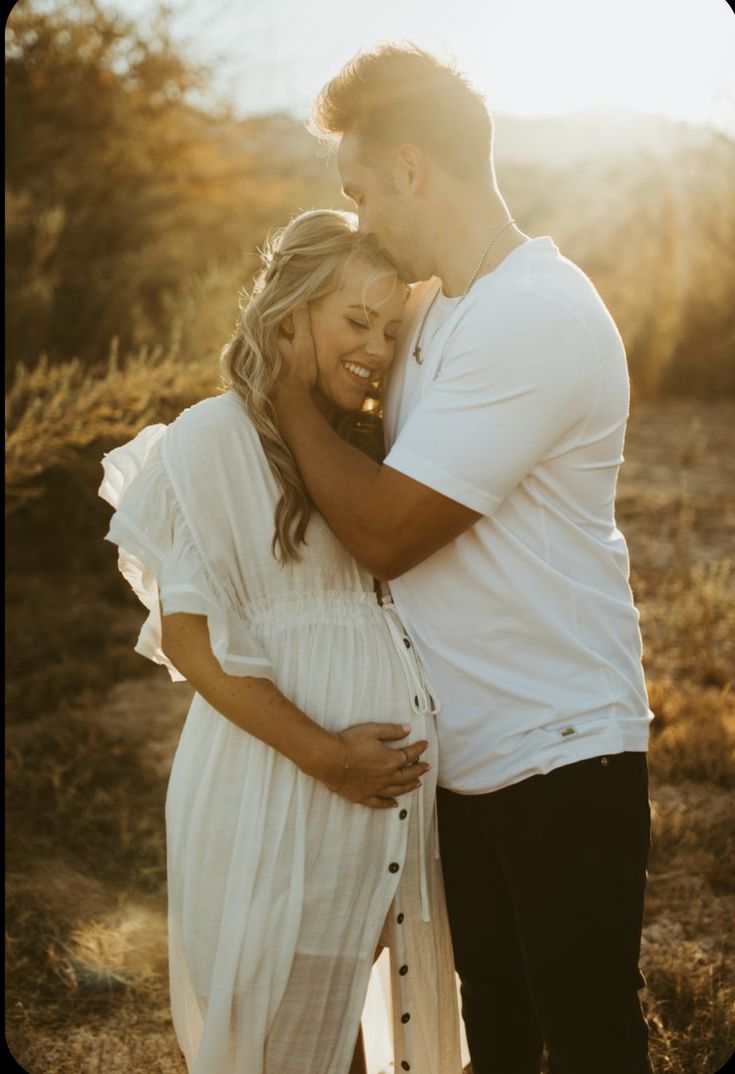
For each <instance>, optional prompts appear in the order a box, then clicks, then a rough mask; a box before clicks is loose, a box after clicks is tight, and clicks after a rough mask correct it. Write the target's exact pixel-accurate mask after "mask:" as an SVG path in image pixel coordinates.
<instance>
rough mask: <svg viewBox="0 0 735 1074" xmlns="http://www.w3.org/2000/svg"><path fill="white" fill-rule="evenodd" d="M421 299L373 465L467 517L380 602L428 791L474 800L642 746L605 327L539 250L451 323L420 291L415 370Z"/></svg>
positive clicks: (613, 361) (618, 425)
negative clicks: (425, 756) (427, 688)
mask: <svg viewBox="0 0 735 1074" xmlns="http://www.w3.org/2000/svg"><path fill="white" fill-rule="evenodd" d="M438 287H439V281H434V283H433V285H431V286H428V287H424V288H423V293H422V289H421V288H419V294H421V293H422V298H421V301H420V302H418V303H417V304H416V308H415V309H414V318H413V332H412V333H411V331H410V326H409V332H408V333H407V338H406V339H405V343H404V345H403V346H402V347H401V353H400V354H399V355H398V356H397V358H396V362H395V365H394V368H393V370H392V372H391V378H390V385H389V387H388V396H387V400H386V437H387V445H388V448H389V453H388V456H387V458H386V460H385V464H386V465H387V466H390V467H392V468H393V469H395V470H399V471H400V472H401V473H404V474H407V475H408V476H409V477H412V478H413V479H414V480H416V481H420V482H421V483H422V484H424V485H428V486H429V487H430V488H432V489H435V490H436V491H437V492H441V493H443V494H444V495H445V496H448V497H450V498H451V499H453V500H456V501H457V502H459V503H462V504H465V505H466V506H467V507H470V508H472V509H473V510H475V511H479V512H481V513H482V515H483V517H482V518H481V519H480V520H479V521H478V522H477V523H476V524H475V525H474V526H472V527H471V528H470V529H469V530H467V531H465V533H463V534H462V535H461V536H460V537H458V538H457V539H456V540H454V541H452V542H450V543H449V544H448V545H446V546H445V547H444V548H442V549H440V550H439V551H438V552H436V553H435V554H434V555H432V556H429V558H428V559H426V560H424V562H423V563H420V564H419V565H418V566H416V567H414V568H413V569H412V570H410V571H407V572H406V573H405V574H403V575H401V576H400V577H399V578H396V579H395V580H394V581H393V582H392V583H391V589H392V592H393V596H394V600H395V602H396V605H397V608H398V611H399V612H400V614H401V617H402V619H403V621H404V623H405V625H406V628H407V629H408V631H409V632H410V633H411V635H412V636H413V638H414V640H415V643H416V646H417V649H418V652H419V654H420V656H421V657H422V658H423V660H424V663H425V665H426V667H427V670H428V673H429V677H430V679H431V681H432V683H433V685H434V688H435V690H436V692H437V694H438V697H439V699H440V701H441V704H442V711H441V714H440V716H439V718H438V726H439V745H440V762H439V783H440V785H441V786H443V787H447V788H449V789H450V790H453V791H457V792H460V793H464V794H480V793H485V792H488V791H493V790H497V789H499V788H501V787H505V786H508V785H509V784H512V783H517V782H518V781H520V780H522V779H526V778H527V777H529V776H532V775H536V774H539V773H546V772H549V771H551V770H552V769H554V768H557V767H559V766H561V765H565V764H569V763H571V762H574V761H579V760H583V759H586V758H589V757H594V756H598V755H602V754H607V753H619V752H621V751H623V750H637V751H640V750H645V749H646V747H647V743H648V726H649V722H650V719H651V718H652V717H651V713H650V711H649V709H648V702H647V697H646V689H645V683H644V678H643V670H642V667H641V637H640V630H639V626H638V613H637V611H636V609H635V608H634V606H633V599H632V595H631V591H630V586H629V584H628V574H629V565H628V552H627V548H626V545H625V541H624V539H623V536H622V534H621V533H620V531H619V530H618V529H617V528H616V525H615V512H614V497H615V482H616V478H617V473H618V468H619V465H620V463H621V462H622V447H623V438H624V432H625V423H626V418H627V414H628V398H629V395H628V391H629V386H628V374H627V367H626V362H625V352H624V349H623V344H622V341H621V339H620V336H619V334H618V331H617V329H616V327H615V325H614V323H613V321H612V318H611V317H610V315H609V313H608V311H607V309H606V308H605V306H604V304H603V302H602V300H601V299H600V296H599V295H598V294H597V292H596V290H595V288H594V286H593V285H592V283H591V281H590V280H589V279H588V278H587V277H586V276H585V275H584V273H583V272H582V271H581V270H580V269H579V268H577V267H576V266H575V265H573V264H572V263H571V262H570V261H568V260H567V259H566V258H564V257H562V256H561V255H560V254H559V251H558V250H557V248H556V246H555V245H554V243H553V242H552V241H551V239H549V238H548V237H544V238H539V239H533V240H531V241H529V242H527V243H525V244H523V245H522V246H519V247H517V248H516V249H515V250H514V251H513V252H512V253H510V254H509V255H508V256H507V257H506V258H505V259H504V260H503V261H502V262H501V264H500V265H499V266H498V267H497V268H496V269H495V270H494V271H492V272H490V273H488V274H487V275H485V276H482V277H481V278H480V279H479V280H478V281H477V282H476V283H475V285H474V286H473V287H472V289H471V291H470V293H469V294H468V295H467V297H466V298H465V299H464V301H463V302H462V303H461V305H460V306H459V307H457V302H456V299H446V298H445V297H444V296H443V295H439V297H438V299H437V301H436V302H435V304H434V307H433V309H432V310H431V313H430V315H429V318H428V321H427V323H426V326H425V328H424V333H423V339H422V353H423V364H422V365H418V364H417V363H416V362H415V361H414V359H413V356H412V350H413V346H414V342H415V336H416V330H417V328H418V321H419V320H420V317H421V316H422V315H423V313H424V311H425V310H426V308H427V304H428V302H429V301H430V299H431V296H432V295H433V294H434V293H435V292H436V291H437V289H438ZM453 311H454V312H453Z"/></svg>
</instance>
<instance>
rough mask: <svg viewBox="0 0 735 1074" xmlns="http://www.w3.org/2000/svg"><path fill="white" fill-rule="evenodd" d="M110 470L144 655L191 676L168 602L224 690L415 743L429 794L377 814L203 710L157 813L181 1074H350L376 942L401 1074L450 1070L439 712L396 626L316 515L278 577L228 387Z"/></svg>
mask: <svg viewBox="0 0 735 1074" xmlns="http://www.w3.org/2000/svg"><path fill="white" fill-rule="evenodd" d="M103 467H104V472H105V476H104V480H103V482H102V485H101V488H100V495H102V496H103V497H104V498H105V499H106V500H107V501H108V502H109V503H111V504H112V505H113V507H115V509H116V510H115V514H114V515H113V518H112V522H111V525H110V530H109V533H108V535H107V539H108V540H110V541H113V542H114V543H116V544H117V545H118V546H119V550H120V552H119V566H120V569H121V571H122V573H123V574H124V575H125V577H126V578H127V579H128V581H129V582H130V584H131V586H132V587H133V589H134V590H135V592H136V593H137V595H138V596H139V597H140V599H141V600H142V601H143V603H144V604H145V605H146V607H147V608H148V609H149V610H150V614H149V616H148V619H147V621H146V623H145V624H144V626H143V628H142V630H141V634H140V637H139V639H138V643H137V646H136V649H137V651H139V652H141V653H143V654H144V655H145V656H148V657H149V658H151V659H152V660H154V661H156V662H157V663H160V664H164V665H165V666H167V667H168V670H169V673H170V675H171V677H172V678H173V679H181V676H180V675H179V673H178V672H177V671H176V669H175V668H173V667H172V666H171V664H170V663H169V661H168V660H167V658H166V656H165V655H164V653H163V652H162V650H161V647H160V614H161V606H162V607H163V608H164V610H165V612H166V613H172V612H190V613H194V614H201V615H206V616H207V619H208V626H209V635H210V641H211V644H212V650H213V652H214V654H215V656H216V657H217V659H218V661H219V663H220V664H221V666H222V668H223V669H224V670H225V671H226V672H228V673H229V674H232V675H240V676H253V675H254V676H263V677H266V678H269V679H272V680H273V682H275V683H276V685H277V686H278V687H279V689H280V690H281V691H282V692H283V693H284V694H285V695H286V696H287V697H288V698H290V699H291V700H292V701H293V702H294V703H295V704H296V705H298V706H299V707H300V708H301V709H302V710H303V711H304V712H306V713H307V714H308V715H309V716H310V717H311V718H312V719H314V720H316V721H318V722H319V723H320V724H321V725H322V726H324V727H327V728H329V729H330V730H333V731H338V730H340V729H342V728H345V727H348V726H350V725H352V724H355V723H362V722H365V721H372V720H377V721H381V722H389V723H408V724H411V726H412V732H411V734H410V736H409V737H408V738H407V739H406V740H405V741H406V742H408V741H415V740H417V739H419V738H426V739H428V740H429V741H430V743H431V745H430V748H429V750H428V751H427V753H426V754H425V758H426V759H427V760H429V762H430V763H431V764H432V770H431V772H430V773H428V774H427V775H426V776H425V777H424V780H423V786H422V789H421V790H420V791H415V792H413V793H411V794H409V795H405V796H403V797H401V798H400V799H399V808H397V809H395V808H394V809H391V810H374V809H369V808H367V807H365V806H361V805H356V804H353V803H351V802H348V801H347V800H346V799H344V798H341V797H339V796H338V795H336V794H333V793H332V792H330V791H329V790H328V789H327V788H326V787H325V786H324V785H323V784H321V783H319V782H317V781H316V780H314V779H312V778H310V777H309V776H306V775H304V774H303V773H302V772H301V771H300V770H299V769H298V768H297V767H296V766H295V765H294V764H293V763H292V762H291V761H290V760H288V759H287V758H286V757H284V756H283V755H281V754H279V753H278V752H276V751H275V750H273V749H272V748H271V747H269V746H267V745H265V744H264V743H262V742H260V741H259V740H258V739H256V738H254V737H252V736H251V735H249V734H247V733H246V732H244V731H242V730H241V729H239V728H238V727H237V726H235V724H233V723H232V722H231V721H230V720H228V719H226V718H225V717H223V716H222V715H220V714H219V713H218V712H217V711H216V710H215V709H213V708H212V707H211V706H210V705H209V704H207V702H206V701H205V700H204V699H203V698H202V697H200V696H199V695H198V694H195V695H194V699H193V701H192V704H191V708H190V710H189V714H188V716H187V720H186V723H185V726H184V728H183V731H182V734H181V739H180V742H179V745H178V748H177V751H176V755H175V758H174V761H173V767H172V770H171V777H170V782H169V788H168V795H167V802H166V828H167V844H168V893H169V963H170V978H171V1005H172V1013H173V1020H174V1026H175V1030H176V1034H177V1037H178V1040H179V1043H180V1046H181V1049H182V1051H183V1053H184V1056H185V1058H186V1062H187V1067H188V1069H189V1071H190V1074H346V1072H347V1071H348V1069H349V1066H350V1061H351V1057H352V1053H353V1049H354V1045H355V1039H356V1036H357V1032H358V1028H359V1024H360V1016H361V1012H362V1008H363V1003H364V1001H365V995H366V991H367V986H368V982H369V978H370V973H371V967H372V961H373V955H374V951H375V948H376V946H377V944H378V942H379V940H380V939H381V938H382V941H383V942H384V943H385V942H387V944H388V945H389V947H390V957H391V986H392V988H391V991H392V995H393V1033H394V1046H395V1070H396V1072H399V1071H402V1070H406V1071H408V1070H412V1071H414V1074H460V1072H461V1069H462V1067H461V1060H460V1047H459V1032H458V1030H459V1018H458V1012H457V997H456V989H455V982H454V968H453V959H452V950H451V941H450V937H449V931H448V925H447V919H446V909H445V904H444V892H443V886H442V877H441V866H440V862H439V860H438V844H437V837H436V818H435V811H434V791H435V780H436V770H437V757H436V729H435V716H434V702H433V699H432V696H431V693H430V688H429V686H428V683H427V681H426V679H425V676H424V674H423V672H422V670H421V668H420V667H419V665H418V663H417V661H416V659H415V657H414V653H413V649H412V646H411V642H410V641H409V639H408V638H407V637H406V636H405V633H404V631H403V629H402V628H401V625H400V623H399V621H398V619H397V616H396V613H395V609H394V608H393V606H392V604H390V603H387V604H384V605H383V606H381V605H380V603H379V602H378V598H377V597H376V595H375V592H374V588H373V579H372V578H371V577H370V575H369V574H368V573H367V572H365V571H364V570H362V569H361V568H360V567H358V565H357V564H356V563H355V561H354V560H353V559H352V558H351V557H350V556H349V555H348V554H347V553H346V552H345V551H344V549H343V548H342V547H341V546H340V544H339V543H338V541H337V540H336V538H335V537H334V535H333V534H332V532H331V531H330V530H329V528H328V527H327V525H326V523H325V522H324V521H323V519H322V518H321V517H320V516H319V515H317V514H314V515H313V516H312V519H311V521H310V524H309V527H308V531H307V544H306V546H305V547H304V548H303V558H302V560H301V561H300V562H298V563H295V564H291V565H289V566H286V567H282V566H280V565H279V563H278V562H277V561H276V560H275V558H274V556H273V554H272V551H271V542H272V538H273V518H274V509H275V505H276V503H277V501H278V496H279V493H278V487H277V485H276V483H275V481H274V479H273V476H272V474H271V471H270V468H269V466H268V463H267V460H266V458H265V455H264V452H263V449H262V446H261V444H260V440H259V438H258V435H257V433H256V431H255V429H254V427H253V425H252V423H251V422H250V419H249V418H248V416H247V413H246V411H245V409H244V407H243V405H242V403H241V401H240V399H239V396H237V394H236V393H234V392H227V393H226V394H224V395H221V396H218V397H216V398H213V399H206V400H204V401H203V402H201V403H198V404H197V405H195V406H193V407H191V408H190V409H189V410H186V411H184V413H183V414H181V415H180V416H179V417H178V418H177V419H176V421H174V422H173V423H172V424H171V425H170V426H165V425H152V426H148V427H147V428H145V429H143V430H142V432H140V433H139V434H138V436H136V437H135V439H133V440H132V441H130V442H129V443H128V444H125V445H123V446H122V447H120V448H117V449H115V450H114V451H112V452H110V453H109V454H108V455H106V456H105V458H104V460H103ZM384 925H385V929H384ZM381 934H382V936H381Z"/></svg>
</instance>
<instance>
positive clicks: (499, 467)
mask: <svg viewBox="0 0 735 1074" xmlns="http://www.w3.org/2000/svg"><path fill="white" fill-rule="evenodd" d="M482 313H483V311H482V309H481V307H479V306H478V305H476V306H474V307H473V308H471V309H469V310H468V311H467V314H466V315H465V317H464V318H463V319H462V320H461V321H460V322H459V323H458V325H457V327H456V329H455V330H454V332H453V334H452V336H451V338H450V339H449V341H448V343H447V344H446V355H445V358H444V360H443V362H442V363H441V365H440V367H439V370H438V372H437V374H436V376H435V379H434V380H433V382H432V383H431V385H430V386H429V387H428V388H427V389H426V391H425V392H424V394H423V396H422V397H421V399H420V401H419V402H418V404H417V405H416V407H415V409H414V410H413V411H412V412H411V414H410V415H409V417H408V419H407V420H406V422H405V424H404V425H403V427H402V428H401V430H400V432H399V434H398V437H397V439H396V441H395V443H394V445H393V447H392V448H391V450H390V452H389V453H388V456H387V457H386V459H385V465H386V466H390V467H391V468H392V469H394V470H398V471H400V472H401V473H403V474H406V475H407V476H408V477H411V478H413V479H414V480H415V481H418V482H420V483H421V484H423V485H427V486H428V487H429V488H432V489H434V490H435V491H436V492H440V493H442V494H443V495H444V496H448V497H449V498H450V499H452V500H456V501H457V502H458V503H461V504H463V505H464V506H466V507H469V508H471V509H472V510H474V511H479V512H480V513H481V514H483V515H491V514H493V513H494V512H495V510H496V509H497V508H498V506H499V505H500V504H501V503H502V501H503V500H504V499H505V497H506V496H507V495H508V493H509V492H510V491H511V490H512V489H513V488H515V486H516V485H518V484H519V483H520V482H521V481H522V480H523V479H524V477H526V475H527V474H528V473H530V471H531V470H532V469H533V468H534V466H536V465H537V464H538V463H539V462H541V461H542V460H543V459H544V458H547V457H549V456H550V455H553V454H555V453H556V452H557V451H560V450H564V446H565V443H566V442H567V440H568V439H569V438H570V437H571V438H576V436H577V435H578V434H579V432H580V431H581V430H582V429H583V428H584V425H585V423H586V421H587V419H588V418H589V416H590V415H591V414H592V413H593V411H594V408H595V406H596V403H597V399H598V395H599V390H600V387H599V385H600V368H599V367H600V356H599V350H598V347H597V345H596V341H595V339H594V338H593V336H592V335H591V334H590V333H589V331H588V330H587V329H586V327H585V325H584V324H583V322H582V321H581V320H579V319H578V318H577V317H576V316H575V315H574V314H573V313H571V312H570V311H568V310H567V309H566V308H565V307H563V306H560V305H558V304H556V303H554V302H550V301H548V300H544V299H543V298H541V297H539V296H531V298H530V301H529V296H528V295H526V296H525V298H524V301H523V303H522V304H521V303H520V302H517V301H513V300H511V301H510V303H509V305H508V307H507V308H505V309H504V310H503V311H502V315H500V316H493V317H492V318H490V317H489V316H487V314H485V316H483V315H482Z"/></svg>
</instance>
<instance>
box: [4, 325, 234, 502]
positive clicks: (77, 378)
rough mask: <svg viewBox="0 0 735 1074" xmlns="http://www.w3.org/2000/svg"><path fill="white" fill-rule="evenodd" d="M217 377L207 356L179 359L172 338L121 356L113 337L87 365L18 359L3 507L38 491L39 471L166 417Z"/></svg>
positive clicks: (9, 408) (9, 398) (8, 403)
mask: <svg viewBox="0 0 735 1074" xmlns="http://www.w3.org/2000/svg"><path fill="white" fill-rule="evenodd" d="M217 379H218V378H217V363H216V359H215V357H214V356H212V355H207V356H206V357H205V358H203V359H202V360H201V361H199V362H193V361H188V362H183V361H181V359H180V356H179V347H178V342H177V340H176V339H173V340H172V341H171V343H170V345H169V346H168V347H165V348H163V347H162V348H159V349H157V350H154V351H149V350H148V349H147V348H145V347H143V348H141V349H140V350H139V351H138V352H137V353H135V354H131V355H128V356H127V357H126V358H125V360H124V361H120V360H119V356H118V351H117V344H116V343H113V345H112V347H111V349H110V353H109V355H108V357H107V360H106V361H105V362H104V363H102V364H101V365H100V367H99V368H98V369H97V370H91V371H90V369H89V368H88V367H87V366H85V365H84V364H83V363H82V362H80V361H78V360H77V359H73V360H72V361H70V362H62V363H57V364H53V365H51V364H49V363H48V361H47V360H46V359H45V358H44V357H42V358H41V359H40V360H39V361H38V362H37V363H36V364H35V365H34V366H32V367H27V366H25V365H23V363H19V365H18V366H17V367H16V371H15V379H14V381H13V383H12V385H11V387H10V390H9V391H8V392H7V394H6V396H5V427H6V439H5V467H6V472H5V479H6V511H9V512H10V513H13V512H14V511H15V510H17V509H18V508H19V507H20V506H21V505H22V504H24V503H27V501H28V500H29V499H34V498H36V497H38V496H40V495H42V494H43V493H44V491H45V489H46V486H45V484H44V481H43V478H44V476H45V475H46V474H47V473H48V472H49V471H50V470H52V469H54V468H55V467H65V468H67V469H69V468H71V469H73V468H74V467H75V465H76V462H77V459H78V455H79V452H80V451H82V450H84V449H85V448H88V447H89V446H90V445H91V444H94V443H97V442H105V441H109V442H110V443H122V441H123V440H126V439H128V438H129V437H130V436H132V435H134V434H135V433H136V432H137V431H138V430H139V429H140V428H142V427H143V426H144V425H146V424H148V423H150V422H152V421H162V420H163V421H165V420H167V417H166V415H167V414H168V415H172V414H175V413H176V412H177V411H178V410H180V409H183V407H184V406H186V405H188V404H189V403H190V402H191V401H192V400H193V399H198V398H201V397H202V396H203V395H211V394H214V392H215V390H216V386H217Z"/></svg>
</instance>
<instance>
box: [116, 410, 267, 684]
mask: <svg viewBox="0 0 735 1074" xmlns="http://www.w3.org/2000/svg"><path fill="white" fill-rule="evenodd" d="M168 429H169V427H168V426H166V425H149V426H147V427H146V428H145V429H142V430H141V432H139V433H138V435H137V436H136V437H134V439H132V440H130V441H129V442H128V443H126V444H123V445H122V446H121V447H118V448H115V449H114V450H113V451H110V452H108V454H106V455H105V456H104V458H103V460H102V468H103V472H104V477H103V480H102V484H101V485H100V488H99V495H100V496H101V497H102V499H104V500H106V501H107V503H109V504H111V506H112V507H113V508H114V509H115V512H114V514H113V516H112V519H111V522H110V528H109V530H108V533H107V535H106V540H108V541H110V542H112V543H113V544H116V545H117V546H118V550H119V551H118V567H119V569H120V572H121V574H122V575H123V576H124V578H125V579H126V580H127V582H128V583H129V585H130V587H131V589H132V590H133V592H134V593H135V595H136V596H137V597H138V599H139V600H140V601H141V603H142V604H143V605H144V606H145V607H146V608H147V609H148V613H149V614H148V617H147V619H146V621H145V622H144V624H143V626H142V628H141V631H140V634H139V636H138V641H137V643H136V646H135V651H136V652H138V653H140V654H141V655H142V656H146V657H148V659H149V660H152V661H153V662H154V663H156V664H162V665H163V666H164V667H166V668H167V670H168V672H169V675H170V676H171V678H172V679H173V680H174V681H178V682H181V681H183V679H184V676H183V675H181V674H180V672H179V671H178V670H177V669H176V668H175V667H174V666H173V664H172V663H171V661H170V660H169V659H168V657H167V656H166V654H165V653H164V652H163V649H162V648H161V615H162V614H167V615H170V614H172V613H174V612H188V613H190V614H193V615H203V616H206V619H207V624H208V628H209V640H210V644H211V647H212V652H213V653H214V655H215V657H216V658H217V661H218V662H219V664H220V666H221V667H222V670H223V671H225V672H227V674H229V675H240V676H256V677H260V678H273V667H272V665H271V663H270V661H269V659H268V657H267V655H266V654H265V652H264V651H263V648H262V646H261V645H260V643H259V642H258V640H257V639H256V637H255V636H254V633H253V631H252V629H251V627H250V624H249V623H248V620H247V617H246V615H245V614H244V610H243V607H242V605H241V604H240V606H237V605H235V604H233V601H232V588H231V585H230V584H229V580H228V579H227V578H224V579H217V578H216V577H214V575H213V572H212V570H211V568H210V567H208V564H207V563H206V560H205V556H203V554H202V550H201V549H200V547H198V545H197V541H196V539H195V535H194V534H193V533H192V530H191V527H190V526H189V524H188V522H187V520H186V517H185V514H184V511H183V510H182V505H181V504H180V503H179V500H178V498H177V496H176V493H175V491H174V488H173V485H172V482H171V480H170V477H169V474H168V473H167V470H166V466H165V463H164V458H163V451H162V449H163V445H164V441H165V439H166V436H167V431H168ZM209 521H210V524H211V525H212V527H216V525H217V519H216V518H211V519H210V520H209ZM220 566H221V564H220Z"/></svg>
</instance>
